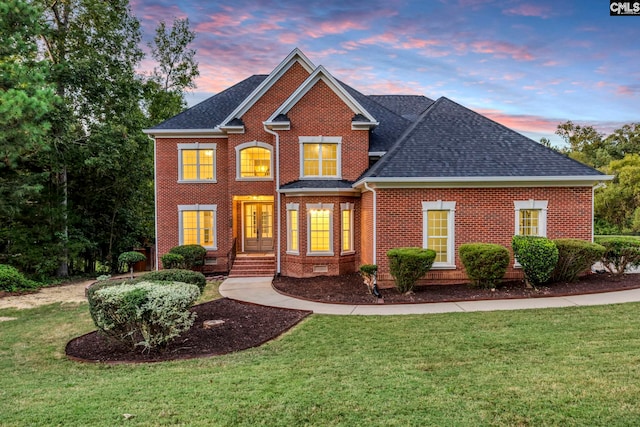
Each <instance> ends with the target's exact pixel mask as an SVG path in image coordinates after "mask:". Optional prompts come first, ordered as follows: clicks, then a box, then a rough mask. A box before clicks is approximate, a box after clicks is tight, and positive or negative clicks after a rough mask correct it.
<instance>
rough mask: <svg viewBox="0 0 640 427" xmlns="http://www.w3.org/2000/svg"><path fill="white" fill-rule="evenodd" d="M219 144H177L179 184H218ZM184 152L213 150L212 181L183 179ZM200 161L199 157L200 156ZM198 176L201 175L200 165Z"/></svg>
mask: <svg viewBox="0 0 640 427" xmlns="http://www.w3.org/2000/svg"><path fill="white" fill-rule="evenodd" d="M217 146H218V144H216V143H215V142H190V143H180V144H176V147H177V149H178V181H177V182H178V183H180V184H194V183H209V184H211V183H216V182H218V179H217V178H218V150H217ZM184 150H213V178H212V179H183V178H182V173H183V171H182V168H183V164H182V152H183V151H184ZM198 159H199V156H198ZM198 174H200V166H199V165H198Z"/></svg>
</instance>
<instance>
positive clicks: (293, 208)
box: [287, 203, 300, 255]
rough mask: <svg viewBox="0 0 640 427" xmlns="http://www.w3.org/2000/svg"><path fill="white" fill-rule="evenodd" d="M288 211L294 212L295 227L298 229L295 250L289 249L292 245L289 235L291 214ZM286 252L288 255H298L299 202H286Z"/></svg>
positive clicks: (291, 237)
mask: <svg viewBox="0 0 640 427" xmlns="http://www.w3.org/2000/svg"><path fill="white" fill-rule="evenodd" d="M290 212H296V213H297V214H298V216H297V223H296V227H297V230H298V240H297V242H296V243H297V245H296V247H297V248H298V249H297V250H294V249H291V248H292V246H293V236H292V235H291V225H292V222H291V215H290ZM287 253H288V254H290V255H300V204H299V203H287Z"/></svg>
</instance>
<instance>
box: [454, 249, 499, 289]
mask: <svg viewBox="0 0 640 427" xmlns="http://www.w3.org/2000/svg"><path fill="white" fill-rule="evenodd" d="M458 251H459V254H460V260H461V261H462V264H463V265H464V269H465V270H466V272H467V276H469V279H470V280H471V282H472V283H473V285H475V286H478V287H483V288H494V287H495V286H496V284H497V283H499V282H500V280H502V278H503V277H504V275H505V273H506V272H507V266H508V265H509V258H510V256H509V250H508V249H507V248H505V247H504V246H501V245H495V244H492V243H466V244H464V245H460V249H459V250H458Z"/></svg>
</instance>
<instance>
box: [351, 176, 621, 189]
mask: <svg viewBox="0 0 640 427" xmlns="http://www.w3.org/2000/svg"><path fill="white" fill-rule="evenodd" d="M613 178H614V176H613V175H591V176H590V175H582V176H581V175H578V176H484V177H483V176H455V177H433V176H431V177H415V178H375V177H367V178H363V179H361V180H359V181H357V182H355V183H354V184H353V186H354V187H358V186H360V185H363V184H364V183H365V182H366V183H368V184H370V185H371V184H373V185H375V186H376V187H377V188H451V187H454V188H464V187H472V188H478V187H480V188H482V187H492V188H494V187H532V186H537V187H567V186H572V187H591V186H593V185H596V184H598V183H600V182H602V181H610V180H612V179H613Z"/></svg>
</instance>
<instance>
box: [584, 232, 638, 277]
mask: <svg viewBox="0 0 640 427" xmlns="http://www.w3.org/2000/svg"><path fill="white" fill-rule="evenodd" d="M595 240H596V243H598V244H600V245H602V246H604V247H605V253H604V255H603V256H602V259H601V261H602V265H603V267H604V268H605V269H607V270H608V271H609V272H611V273H613V274H616V275H622V274H624V272H625V271H626V270H627V269H628V268H629V267H638V266H640V239H637V238H634V237H625V236H605V237H596V239H595Z"/></svg>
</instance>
